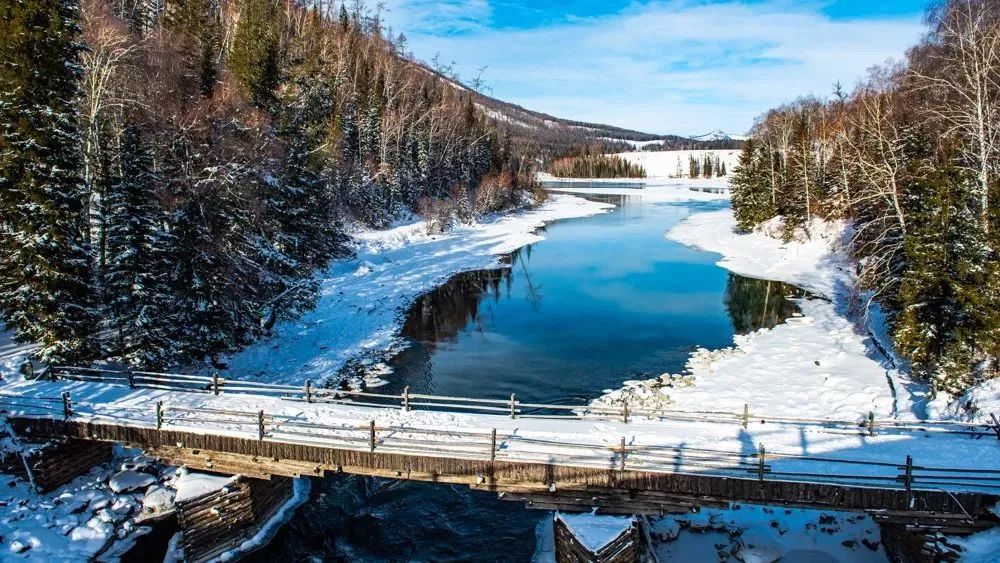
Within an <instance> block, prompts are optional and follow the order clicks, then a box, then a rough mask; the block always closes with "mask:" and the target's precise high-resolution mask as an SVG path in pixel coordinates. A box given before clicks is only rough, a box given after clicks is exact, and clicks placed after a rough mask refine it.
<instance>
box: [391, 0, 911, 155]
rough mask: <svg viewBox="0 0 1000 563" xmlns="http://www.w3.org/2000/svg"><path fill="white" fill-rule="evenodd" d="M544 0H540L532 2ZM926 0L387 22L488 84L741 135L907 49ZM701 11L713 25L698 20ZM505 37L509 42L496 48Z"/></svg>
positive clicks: (431, 6) (654, 125) (456, 7)
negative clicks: (772, 112) (771, 111)
mask: <svg viewBox="0 0 1000 563" xmlns="http://www.w3.org/2000/svg"><path fill="white" fill-rule="evenodd" d="M538 4H541V5H538ZM925 7H926V2H924V1H922V0H921V1H917V0H887V1H885V2H882V3H878V5H871V3H869V2H865V1H863V0H829V1H814V2H803V3H799V2H791V1H786V0H758V1H750V2H740V1H732V0H718V1H716V0H702V1H684V0H678V1H668V2H634V1H624V0H610V1H607V2H596V1H593V0H570V1H568V2H560V3H558V5H555V3H533V2H530V1H529V0H473V1H471V2H463V1H459V0H446V1H444V2H434V1H430V0H389V1H388V2H385V8H386V12H384V13H383V15H382V17H383V19H384V21H385V25H386V29H387V30H391V32H392V33H393V34H394V36H395V35H396V34H399V33H403V34H404V35H405V36H406V38H407V44H408V49H409V50H410V51H412V52H413V54H414V55H415V56H416V57H417V58H418V59H421V60H424V61H431V60H433V59H434V58H435V57H437V58H438V59H439V60H440V61H442V64H445V65H448V64H452V63H454V70H455V72H457V73H458V75H459V76H460V77H461V79H462V80H463V81H464V82H466V83H467V82H469V81H471V80H472V79H473V78H474V77H476V76H477V75H478V74H479V73H480V71H482V83H483V85H484V93H486V94H488V95H490V96H493V97H495V98H498V99H501V100H503V101H506V102H510V103H514V104H517V105H520V106H523V107H525V108H527V109H530V110H534V111H538V112H542V113H547V114H551V115H554V116H557V117H560V118H563V119H570V120H574V121H584V122H591V123H601V124H606V125H613V126H616V127H622V128H625V129H632V130H636V131H641V132H644V133H650V134H656V135H670V134H674V135H684V136H692V135H703V134H706V133H709V132H713V131H716V130H721V131H724V132H726V133H728V134H731V135H743V134H745V133H746V132H747V131H748V130H749V128H750V127H751V126H752V125H753V121H754V119H755V118H756V117H757V116H758V115H760V114H761V113H763V112H764V111H766V110H767V109H768V108H771V107H774V106H777V105H780V104H783V103H785V102H788V101H791V100H792V99H794V98H795V97H798V96H799V95H803V94H811V95H816V96H819V97H822V98H827V97H829V95H830V93H831V92H832V90H833V85H834V84H835V83H837V82H840V83H842V84H843V85H844V86H845V87H846V88H848V89H850V88H851V87H852V86H853V85H854V84H856V83H857V81H858V80H859V79H861V78H862V77H863V75H864V73H865V70H866V69H867V68H870V67H871V66H873V65H877V64H882V63H885V62H886V61H887V60H890V59H897V60H899V59H902V58H903V57H904V56H905V53H906V49H907V48H908V47H910V46H911V45H913V44H914V43H916V41H917V40H918V39H919V38H920V36H921V35H922V34H923V33H924V27H925V26H924V19H923V16H924V11H925ZM701 22H708V23H705V24H704V25H702V24H701ZM498 45H501V46H502V47H500V48H498Z"/></svg>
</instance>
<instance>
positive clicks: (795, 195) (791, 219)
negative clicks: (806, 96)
mask: <svg viewBox="0 0 1000 563" xmlns="http://www.w3.org/2000/svg"><path fill="white" fill-rule="evenodd" d="M816 178H817V173H816V161H815V158H814V157H813V138H812V131H811V127H810V123H809V118H808V116H806V115H804V114H802V115H800V116H799V117H798V119H797V121H796V124H795V128H794V130H793V134H792V147H791V150H790V152H789V155H788V167H787V170H785V174H784V175H783V178H782V180H783V184H782V193H781V198H780V199H779V200H778V213H779V214H780V215H781V216H782V217H784V219H785V223H784V233H785V236H786V237H791V236H792V234H793V233H794V232H795V229H797V228H799V227H802V226H804V225H805V224H807V223H808V222H809V221H810V220H811V219H812V206H813V204H814V203H815V197H816V193H817V189H816Z"/></svg>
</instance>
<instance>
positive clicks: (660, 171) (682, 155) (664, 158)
mask: <svg viewBox="0 0 1000 563" xmlns="http://www.w3.org/2000/svg"><path fill="white" fill-rule="evenodd" d="M706 154H711V155H714V156H718V157H719V160H721V161H722V162H723V163H725V165H726V172H727V174H729V175H732V173H733V171H734V170H736V166H737V164H739V160H740V151H739V150H730V149H723V150H687V151H685V150H678V151H655V152H654V151H642V152H624V153H621V154H619V155H618V156H620V157H622V158H624V159H625V160H627V161H629V162H630V163H632V164H638V165H640V166H642V167H643V168H644V169H645V170H646V176H648V177H649V178H651V179H653V178H656V179H659V178H670V177H676V176H677V175H678V174H677V163H678V162H680V170H681V176H685V177H686V176H687V174H688V159H689V158H690V157H692V156H693V157H694V158H696V159H698V160H699V161H701V160H702V159H703V158H704V157H705V155H706ZM687 182H688V183H690V182H691V180H690V179H687Z"/></svg>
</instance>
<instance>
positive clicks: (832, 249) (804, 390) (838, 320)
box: [601, 209, 925, 419]
mask: <svg viewBox="0 0 1000 563" xmlns="http://www.w3.org/2000/svg"><path fill="white" fill-rule="evenodd" d="M768 227H774V226H773V225H770V226H768V225H765V227H764V229H762V231H761V232H756V233H751V234H737V233H736V231H735V221H734V220H733V217H732V212H731V211H730V210H728V209H727V210H722V211H716V212H709V213H698V214H695V215H693V216H691V217H689V218H688V219H686V220H685V221H684V222H682V223H680V224H679V225H677V226H676V227H675V228H674V229H673V230H671V231H670V232H668V233H667V236H668V237H670V238H672V239H674V240H677V241H679V242H682V243H684V244H688V245H691V246H694V247H697V248H700V249H702V250H705V251H708V252H716V253H719V254H721V255H722V258H721V259H720V260H719V262H718V264H719V265H720V266H722V267H724V268H726V269H728V270H730V271H732V272H735V273H737V274H741V275H744V276H749V277H755V278H759V279H765V280H773V281H780V282H785V283H790V284H793V285H796V286H799V287H801V288H803V289H806V290H807V291H809V292H811V293H813V294H815V295H816V296H817V297H816V298H802V299H800V300H799V307H800V308H801V310H802V316H800V317H796V318H793V319H790V320H789V321H788V322H786V323H784V324H782V325H779V326H777V327H775V328H773V329H763V330H759V331H756V332H753V333H751V334H747V335H743V336H737V337H736V338H735V342H734V345H733V347H731V348H725V349H722V350H704V349H700V350H697V351H696V352H695V353H694V354H692V356H691V359H690V361H689V362H688V365H687V372H686V373H684V374H664V375H663V376H662V377H660V378H656V379H652V380H648V381H643V382H629V383H627V384H626V387H625V388H624V389H622V390H618V391H615V392H613V393H610V394H608V395H606V396H605V397H603V398H602V399H601V401H602V402H608V403H617V402H620V401H622V400H623V399H625V398H628V400H629V401H630V403H633V404H637V405H638V404H641V405H644V406H662V405H664V404H670V405H671V408H674V409H681V410H684V409H688V410H723V411H739V410H741V409H742V408H743V406H744V404H748V405H749V406H750V410H751V411H756V412H762V413H767V414H770V415H772V416H789V417H801V418H842V417H845V416H847V417H854V416H857V415H858V414H859V413H866V412H873V413H874V414H875V416H876V417H880V418H882V417H894V418H904V419H905V418H914V417H915V416H917V415H919V414H922V413H920V412H918V411H919V409H918V408H917V407H916V406H915V405H918V404H919V403H920V401H921V400H922V399H923V394H924V393H925V389H924V388H923V387H922V386H920V385H917V384H915V383H914V382H912V381H910V380H909V379H908V378H907V377H906V376H905V375H904V374H901V373H899V372H898V371H897V370H896V369H895V368H894V367H893V366H892V364H891V363H890V362H889V361H887V359H886V358H885V357H884V356H883V355H882V354H881V352H880V351H879V348H878V347H877V346H876V345H875V343H874V342H873V340H872V337H871V333H870V331H869V330H868V328H867V327H868V325H869V323H870V321H869V320H868V319H859V318H855V316H854V315H851V314H850V311H851V305H852V299H853V287H854V277H853V272H852V269H851V267H850V264H849V263H847V262H846V261H845V260H844V259H843V258H842V256H843V254H842V253H841V252H840V249H839V245H840V239H841V234H842V232H843V229H844V226H843V225H841V224H834V223H822V222H819V221H816V222H814V223H813V224H812V225H811V226H810V229H809V232H808V234H805V233H803V236H802V237H801V238H800V239H799V240H796V241H793V242H789V243H785V242H783V241H782V240H781V239H780V238H776V237H774V236H771V234H772V233H770V232H769V230H768Z"/></svg>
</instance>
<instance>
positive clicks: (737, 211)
mask: <svg viewBox="0 0 1000 563" xmlns="http://www.w3.org/2000/svg"><path fill="white" fill-rule="evenodd" d="M762 148H763V147H761V146H760V145H759V144H758V143H757V141H755V140H754V139H748V140H747V142H746V144H744V145H743V152H741V153H740V162H739V165H738V166H737V167H736V171H735V172H734V173H733V177H732V179H731V180H730V182H731V184H732V188H733V194H732V206H733V215H734V216H735V218H736V224H737V226H739V228H740V229H742V230H743V231H751V230H753V229H754V228H755V227H756V226H757V225H759V224H761V223H763V222H764V221H767V220H768V219H770V218H772V217H774V215H775V209H774V205H773V204H772V203H771V187H770V183H769V181H768V177H767V174H768V170H767V169H765V167H764V164H765V163H764V161H763V159H764V158H765V157H766V155H765V154H764V152H763V150H762Z"/></svg>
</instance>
